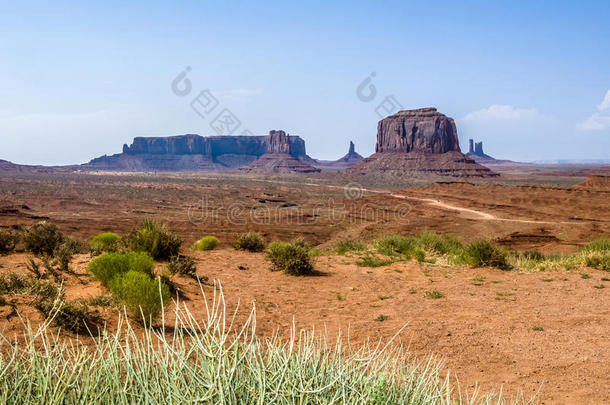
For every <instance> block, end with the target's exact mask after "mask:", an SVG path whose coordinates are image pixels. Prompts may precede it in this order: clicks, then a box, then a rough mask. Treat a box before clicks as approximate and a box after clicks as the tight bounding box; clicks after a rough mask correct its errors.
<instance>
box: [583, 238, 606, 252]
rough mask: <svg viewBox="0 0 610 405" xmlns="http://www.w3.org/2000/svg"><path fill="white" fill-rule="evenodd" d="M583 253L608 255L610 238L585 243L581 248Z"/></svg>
mask: <svg viewBox="0 0 610 405" xmlns="http://www.w3.org/2000/svg"><path fill="white" fill-rule="evenodd" d="M582 251H584V252H600V253H610V238H600V239H596V240H593V241H591V242H589V243H587V244H586V245H585V246H584V247H583V248H582Z"/></svg>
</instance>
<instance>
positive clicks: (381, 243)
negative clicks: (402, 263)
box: [374, 235, 416, 256]
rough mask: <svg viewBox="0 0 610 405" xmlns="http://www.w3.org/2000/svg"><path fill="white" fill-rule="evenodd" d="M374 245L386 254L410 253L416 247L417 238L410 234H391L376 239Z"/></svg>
mask: <svg viewBox="0 0 610 405" xmlns="http://www.w3.org/2000/svg"><path fill="white" fill-rule="evenodd" d="M374 246H375V249H377V251H378V252H379V253H381V254H384V255H386V256H393V255H396V254H403V255H410V254H411V253H412V252H413V249H415V246H416V240H415V239H414V238H412V237H408V236H399V235H390V236H386V237H384V238H382V239H380V240H377V241H375V243H374Z"/></svg>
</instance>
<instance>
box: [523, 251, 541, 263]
mask: <svg viewBox="0 0 610 405" xmlns="http://www.w3.org/2000/svg"><path fill="white" fill-rule="evenodd" d="M522 255H523V257H524V258H525V259H527V260H533V261H536V262H541V261H543V260H545V256H544V254H543V253H541V252H539V251H537V250H526V251H524V252H523V253H522Z"/></svg>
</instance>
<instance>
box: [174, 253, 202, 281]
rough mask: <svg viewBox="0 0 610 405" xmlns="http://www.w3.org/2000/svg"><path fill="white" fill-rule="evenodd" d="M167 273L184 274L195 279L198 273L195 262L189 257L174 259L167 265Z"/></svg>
mask: <svg viewBox="0 0 610 405" xmlns="http://www.w3.org/2000/svg"><path fill="white" fill-rule="evenodd" d="M167 271H169V273H170V274H183V275H185V276H190V277H193V276H194V275H195V272H196V271H197V266H196V265H195V260H194V259H193V258H191V257H187V256H176V257H172V258H171V259H170V261H169V263H168V264H167Z"/></svg>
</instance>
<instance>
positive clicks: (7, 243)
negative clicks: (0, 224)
mask: <svg viewBox="0 0 610 405" xmlns="http://www.w3.org/2000/svg"><path fill="white" fill-rule="evenodd" d="M18 241H19V235H18V234H17V233H15V232H13V231H10V230H6V229H0V254H7V253H10V252H12V251H13V250H14V249H15V246H16V245H17V242H18Z"/></svg>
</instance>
